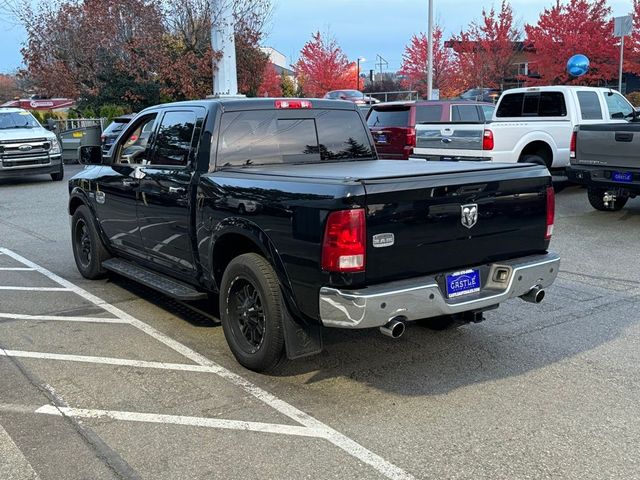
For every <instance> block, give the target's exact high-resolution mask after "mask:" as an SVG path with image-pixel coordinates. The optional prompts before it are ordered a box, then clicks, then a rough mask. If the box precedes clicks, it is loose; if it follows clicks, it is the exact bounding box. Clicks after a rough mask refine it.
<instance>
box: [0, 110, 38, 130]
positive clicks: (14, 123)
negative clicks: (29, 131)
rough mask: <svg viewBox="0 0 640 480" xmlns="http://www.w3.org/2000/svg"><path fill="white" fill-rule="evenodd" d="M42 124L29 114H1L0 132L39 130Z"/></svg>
mask: <svg viewBox="0 0 640 480" xmlns="http://www.w3.org/2000/svg"><path fill="white" fill-rule="evenodd" d="M39 126H40V124H39V123H38V121H37V120H36V119H35V118H34V117H33V115H31V114H30V113H29V112H26V111H24V112H0V130H9V129H12V128H37V127H39Z"/></svg>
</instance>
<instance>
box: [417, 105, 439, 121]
mask: <svg viewBox="0 0 640 480" xmlns="http://www.w3.org/2000/svg"><path fill="white" fill-rule="evenodd" d="M440 122H442V105H418V106H416V124H420V123H440Z"/></svg>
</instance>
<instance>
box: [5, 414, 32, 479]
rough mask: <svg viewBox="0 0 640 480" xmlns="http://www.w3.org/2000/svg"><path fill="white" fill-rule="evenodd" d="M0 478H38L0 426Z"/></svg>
mask: <svg viewBox="0 0 640 480" xmlns="http://www.w3.org/2000/svg"><path fill="white" fill-rule="evenodd" d="M0 478H3V479H15V480H38V479H39V478H40V477H38V474H37V473H36V472H35V470H34V469H33V467H32V466H31V464H30V463H29V462H28V461H27V459H26V458H25V456H24V455H23V454H22V452H21V451H20V449H19V448H18V446H17V445H16V444H15V442H14V441H13V440H12V439H11V437H10V436H9V434H8V433H7V431H6V430H5V429H4V428H2V425H0Z"/></svg>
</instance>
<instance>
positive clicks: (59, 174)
mask: <svg viewBox="0 0 640 480" xmlns="http://www.w3.org/2000/svg"><path fill="white" fill-rule="evenodd" d="M63 178H64V165H63V164H62V162H61V163H60V171H59V172H56V173H52V174H51V180H53V181H54V182H60V181H62V179H63Z"/></svg>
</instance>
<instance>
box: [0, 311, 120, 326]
mask: <svg viewBox="0 0 640 480" xmlns="http://www.w3.org/2000/svg"><path fill="white" fill-rule="evenodd" d="M3 319H5V320H31V321H51V322H87V323H124V324H128V323H129V322H127V321H126V320H123V319H121V318H100V317H65V316H64V315H23V314H21V313H0V322H1V321H2V320H3Z"/></svg>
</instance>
